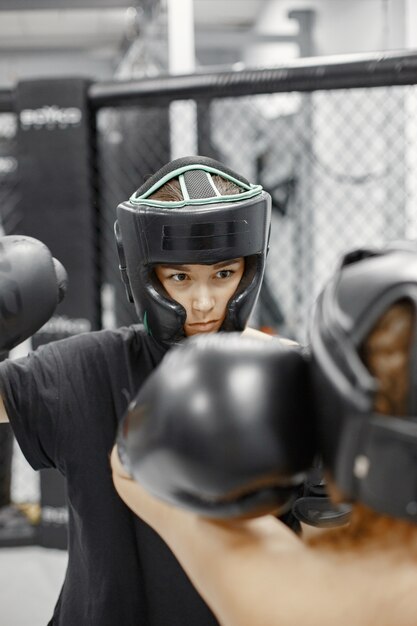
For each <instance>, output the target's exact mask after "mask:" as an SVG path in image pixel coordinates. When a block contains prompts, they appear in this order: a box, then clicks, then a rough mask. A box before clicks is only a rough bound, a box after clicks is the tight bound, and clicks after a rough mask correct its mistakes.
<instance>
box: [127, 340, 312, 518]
mask: <svg viewBox="0 0 417 626" xmlns="http://www.w3.org/2000/svg"><path fill="white" fill-rule="evenodd" d="M118 450H119V455H120V458H121V461H122V463H123V465H124V466H125V468H126V469H127V471H128V472H129V473H130V474H131V475H132V476H133V477H134V478H135V479H136V480H137V481H138V482H140V483H141V484H142V485H143V486H144V487H145V488H146V489H148V490H149V491H150V492H151V493H152V494H154V495H155V496H157V497H159V498H161V499H162V500H165V501H167V502H170V503H172V504H175V505H179V506H182V507H186V508H189V509H191V510H194V511H195V512H198V513H200V514H203V515H205V516H209V517H215V518H231V517H255V516H258V515H262V514H265V513H269V512H278V513H282V512H284V511H286V510H288V509H289V507H290V506H291V504H292V500H293V498H294V496H296V494H297V490H298V488H299V486H300V484H301V483H302V482H303V479H304V476H305V474H304V472H305V470H307V469H308V468H309V467H310V465H311V462H312V459H313V455H314V451H315V444H314V433H313V419H312V415H311V402H310V399H309V388H308V376H307V365H306V361H305V359H304V357H303V354H302V352H301V350H300V349H299V348H298V347H292V346H291V347H288V346H284V345H282V344H281V343H280V342H279V341H276V340H269V341H266V340H256V339H252V338H245V337H242V336H241V335H240V334H237V333H227V334H224V333H222V334H219V335H206V336H198V337H196V338H193V339H191V340H188V341H186V342H184V343H183V344H182V345H180V346H178V347H176V348H173V349H172V350H171V351H170V352H169V353H168V354H167V355H166V357H165V358H164V360H163V361H162V363H161V365H160V366H159V367H158V368H157V369H156V370H155V371H154V372H153V373H152V374H151V375H150V377H149V378H148V379H147V381H146V382H145V384H144V385H143V387H142V389H141V391H140V393H139V394H138V396H137V398H136V399H135V401H134V402H132V404H131V405H130V407H129V411H128V414H127V416H126V418H125V420H124V423H123V424H122V427H121V430H120V433H119V438H118Z"/></svg>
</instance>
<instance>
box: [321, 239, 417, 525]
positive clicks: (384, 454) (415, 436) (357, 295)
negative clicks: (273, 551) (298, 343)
mask: <svg viewBox="0 0 417 626" xmlns="http://www.w3.org/2000/svg"><path fill="white" fill-rule="evenodd" d="M416 305H417V249H416V248H415V247H412V246H410V245H408V246H402V247H401V246H397V247H395V248H391V249H386V250H383V251H361V250H359V251H356V252H355V253H351V254H349V255H347V256H346V257H345V259H344V261H343V263H342V266H341V268H340V269H339V270H338V271H337V272H336V274H335V276H334V277H333V279H332V280H331V281H330V282H329V283H328V284H327V286H326V287H325V288H324V290H323V291H322V293H321V295H320V297H319V299H318V301H317V306H316V312H315V315H314V318H313V322H312V326H311V329H310V339H311V351H312V380H313V385H314V395H315V398H316V403H317V406H316V412H317V419H318V426H319V432H318V441H319V447H320V451H321V454H322V455H323V462H324V466H325V468H326V469H327V471H328V472H329V474H330V476H331V477H332V479H333V480H334V481H335V483H336V485H337V486H338V487H339V489H340V490H341V492H342V494H343V496H344V497H345V498H348V499H349V500H352V501H355V500H358V501H360V502H363V503H364V504H367V505H368V506H370V507H371V508H373V509H374V510H376V511H378V512H380V513H387V514H389V515H392V516H394V517H400V518H406V519H409V520H413V521H414V522H417V373H416V367H417V361H416V347H417V337H416V333H415V313H416ZM394 308H396V309H397V310H401V312H402V313H403V312H404V311H405V310H408V314H407V315H408V319H407V318H406V317H405V316H402V317H401V315H400V316H399V317H396V318H395V322H394V325H393V326H391V330H390V331H389V332H391V336H390V335H389V332H388V325H387V324H385V326H383V320H386V319H388V318H387V314H388V313H389V312H391V313H392V312H393V310H394ZM410 311H411V313H410ZM398 324H400V326H401V325H402V328H399V326H398ZM406 325H408V326H409V330H408V331H407V332H408V334H407V335H405V332H404V328H405V326H406ZM376 332H378V333H379V335H376ZM393 337H394V339H395V341H397V345H395V343H393V339H392V338H393ZM396 337H401V342H402V343H399V340H398V339H396ZM372 338H376V341H375V339H374V344H373V345H374V346H378V350H380V351H381V355H380V357H379V360H377V358H376V357H377V355H374V363H379V365H378V367H379V368H380V373H379V375H376V372H375V368H374V371H372V368H371V367H370V362H371V360H370V355H371V356H372V352H371V351H369V350H370V349H369V346H370V345H371V344H370V343H369V341H370V339H371V340H372ZM387 346H388V347H387ZM399 346H400V347H401V346H402V348H401V349H402V351H400V350H399ZM373 349H376V348H373ZM365 350H368V352H367V356H366V358H365ZM394 351H396V352H397V354H396V355H395V356H396V358H397V357H398V358H400V360H401V362H402V363H403V364H402V365H401V367H402V369H400V368H399V367H398V364H396V363H391V364H390V363H389V360H390V359H391V360H392V358H393V352H394ZM388 366H389V367H392V366H393V367H392V372H393V373H392V374H389V373H388V375H387V371H386V368H387V367H388ZM381 372H382V374H381ZM399 385H403V386H404V394H403V397H404V400H405V404H404V409H402V410H401V411H397V409H396V408H395V402H393V401H392V400H393V398H395V396H396V395H398V394H397V393H396V392H395V388H396V387H398V386H399ZM384 394H385V396H384ZM378 398H379V403H378ZM381 399H382V400H383V402H382V403H381ZM382 404H383V405H384V406H385V407H387V408H386V409H384V410H381V408H379V407H380V406H382Z"/></svg>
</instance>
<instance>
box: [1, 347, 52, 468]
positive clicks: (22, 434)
mask: <svg viewBox="0 0 417 626" xmlns="http://www.w3.org/2000/svg"><path fill="white" fill-rule="evenodd" d="M61 377H62V371H61V368H60V367H58V364H57V360H56V356H55V354H54V349H53V344H51V345H45V346H42V347H41V348H39V349H38V350H36V351H35V352H32V353H31V354H29V356H27V357H25V358H22V359H16V360H7V361H4V362H3V363H0V391H1V394H2V396H3V401H4V404H5V407H6V411H7V415H8V417H9V420H10V423H11V425H12V428H13V431H14V434H15V436H16V439H17V441H18V443H19V445H20V447H21V449H22V452H23V454H24V455H25V457H26V459H27V461H28V462H29V463H30V465H31V466H32V467H33V468H34V469H43V468H50V467H56V460H55V459H56V443H57V425H58V422H59V419H60V414H61V411H60V394H61V393H62V384H63V381H62V380H61Z"/></svg>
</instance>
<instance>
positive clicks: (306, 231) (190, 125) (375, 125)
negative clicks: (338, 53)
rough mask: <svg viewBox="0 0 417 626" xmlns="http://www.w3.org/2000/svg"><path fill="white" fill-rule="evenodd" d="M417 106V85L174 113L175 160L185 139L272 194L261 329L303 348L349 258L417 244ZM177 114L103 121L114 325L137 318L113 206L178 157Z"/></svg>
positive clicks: (102, 177) (220, 101) (217, 102)
mask: <svg viewBox="0 0 417 626" xmlns="http://www.w3.org/2000/svg"><path fill="white" fill-rule="evenodd" d="M175 104H177V103H175ZM416 105H417V88H416V87H415V86H413V85H411V86H395V87H389V86H388V87H377V88H359V89H337V90H327V91H317V92H313V93H279V94H274V93H271V94H262V95H248V96H239V97H227V98H213V99H205V100H204V102H199V101H198V100H196V101H195V107H194V112H195V115H194V119H192V116H190V115H189V112H190V109H188V115H184V116H181V115H178V113H177V118H176V119H175V120H174V123H175V136H176V138H175V143H176V146H175V147H176V154H175V156H182V155H186V154H188V153H187V152H186V151H185V150H184V151H183V152H181V145H179V144H178V136H180V137H181V136H182V137H183V143H184V145H185V146H187V147H188V146H189V145H190V143H191V144H193V143H194V144H195V145H196V146H197V151H198V153H200V154H204V155H207V156H212V157H214V158H217V159H219V160H221V161H223V162H224V163H226V164H227V165H228V166H230V167H232V168H234V169H236V170H237V171H238V172H240V173H241V174H243V175H245V176H246V177H247V178H248V179H249V180H251V181H253V182H260V183H261V184H262V185H263V186H264V187H265V189H267V190H268V191H269V192H270V193H271V195H272V198H273V226H272V232H271V244H270V252H269V257H268V263H267V270H266V282H265V288H264V289H263V291H262V293H261V298H260V302H259V304H258V306H257V309H256V311H255V313H254V318H253V320H252V323H253V324H255V325H257V326H259V327H270V328H272V329H274V330H275V331H277V332H280V333H281V334H284V335H286V336H290V337H293V338H295V339H297V340H299V341H301V342H305V341H306V340H307V333H308V331H307V329H308V320H309V316H310V311H311V308H312V306H313V303H314V301H315V299H316V297H317V294H318V292H319V291H320V289H321V288H322V286H323V284H324V282H325V281H326V279H327V278H328V277H329V275H330V274H331V273H332V272H333V271H334V269H335V267H336V264H337V263H338V260H339V259H340V257H341V255H342V254H343V253H344V252H346V251H348V250H350V249H352V248H355V247H374V246H379V245H381V244H384V243H386V242H389V241H392V240H395V239H400V238H414V237H416V236H417V214H416V211H415V209H414V206H415V199H416V198H415V196H416V192H417V190H416V168H417V128H416V115H415V110H416ZM170 107H172V103H167V104H166V105H165V106H163V105H159V106H154V107H151V108H149V107H147V106H140V105H137V106H134V107H133V106H129V107H122V108H113V109H109V108H107V109H103V110H101V111H99V113H98V121H99V123H98V129H99V142H98V167H99V190H100V203H101V215H102V226H101V228H102V233H103V242H104V245H103V255H104V262H103V264H104V267H105V268H106V270H105V273H104V275H105V282H106V283H108V284H109V285H112V289H113V299H112V302H113V303H115V307H116V319H115V322H116V323H128V322H129V321H133V320H134V319H135V314H134V311H133V308H132V306H131V305H129V304H128V303H127V301H126V299H125V296H124V293H123V288H122V287H121V286H120V284H119V283H120V281H119V277H118V269H117V260H116V253H115V250H114V244H113V235H112V232H113V222H114V219H115V207H116V206H117V204H118V202H120V201H121V200H123V199H127V198H128V197H129V195H130V194H131V193H132V192H133V191H134V190H135V189H136V188H137V187H139V185H141V184H142V182H143V181H144V180H145V179H146V177H148V176H149V175H150V174H152V173H153V172H154V171H155V169H157V168H158V167H160V166H162V165H163V164H164V163H165V162H167V161H168V160H169V159H170V158H171V156H172V145H173V119H172V116H171V117H170ZM180 143H181V142H180Z"/></svg>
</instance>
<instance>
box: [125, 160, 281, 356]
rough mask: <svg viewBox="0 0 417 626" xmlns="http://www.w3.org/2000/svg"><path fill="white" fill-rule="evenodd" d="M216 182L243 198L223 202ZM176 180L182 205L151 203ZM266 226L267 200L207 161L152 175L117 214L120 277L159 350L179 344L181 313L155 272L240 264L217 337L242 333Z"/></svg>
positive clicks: (259, 271)
mask: <svg viewBox="0 0 417 626" xmlns="http://www.w3.org/2000/svg"><path fill="white" fill-rule="evenodd" d="M213 175H218V176H221V177H222V178H224V179H226V180H229V181H231V182H233V183H234V184H235V185H237V186H238V187H239V189H240V190H241V193H235V194H233V195H221V193H220V192H219V190H218V189H217V187H216V185H215V182H214V181H213V178H212V177H213ZM173 179H178V180H179V184H180V187H181V191H182V195H183V199H182V200H180V201H162V200H152V199H150V198H149V197H150V196H151V195H152V194H154V193H155V192H156V191H157V190H159V189H160V188H161V187H162V186H163V185H165V184H166V183H167V182H169V181H171V180H173ZM270 222H271V199H270V196H269V194H267V193H266V192H265V191H263V190H262V187H261V186H260V185H252V184H250V183H249V182H248V181H247V180H246V179H245V178H243V177H242V176H240V175H239V174H236V173H235V172H233V171H232V170H231V169H229V168H227V167H225V166H224V165H222V164H221V163H219V162H217V161H215V160H213V159H209V158H207V157H201V156H194V157H184V158H181V159H177V160H175V161H172V162H171V163H168V164H167V165H165V166H164V167H163V168H161V169H160V170H159V171H158V172H156V173H155V174H154V175H153V176H152V177H151V178H150V179H149V180H148V181H147V182H146V183H145V184H144V185H142V186H141V187H140V188H139V189H138V190H137V191H136V193H134V194H133V196H132V197H131V198H130V200H128V201H127V202H123V203H122V204H120V205H119V206H118V207H117V222H116V224H115V232H116V239H117V245H118V250H119V258H120V270H121V273H122V279H123V282H124V283H125V286H126V290H127V293H128V297H129V299H130V300H131V301H132V302H134V303H135V306H136V311H137V313H138V315H139V318H140V319H141V320H142V321H143V323H144V325H145V328H146V329H147V330H148V332H149V333H150V334H151V335H152V336H153V337H154V338H155V339H156V340H157V341H159V342H160V343H163V344H165V345H168V346H169V345H172V344H174V343H176V342H178V341H179V340H181V339H182V338H183V337H184V330H183V326H184V322H185V318H186V312H185V310H184V308H183V307H182V306H181V305H180V304H178V303H177V302H175V301H174V300H172V299H171V298H170V297H169V296H168V294H167V293H166V292H165V291H164V290H163V288H162V286H161V284H160V283H159V281H158V280H157V278H156V276H155V273H154V269H153V268H154V267H155V265H157V264H164V263H172V264H184V263H190V264H202V265H203V264H206V265H213V264H215V263H219V262H220V261H226V260H229V259H235V258H238V257H245V259H246V263H245V272H244V275H243V277H242V279H241V281H240V284H239V287H238V289H237V291H236V293H235V294H234V296H233V297H232V298H231V300H230V301H229V303H228V305H227V312H226V318H225V321H224V323H223V325H222V330H226V331H236V330H238V331H239V330H243V329H244V327H245V325H246V322H247V320H248V318H249V315H250V313H251V311H252V309H253V307H254V305H255V303H256V300H257V297H258V294H259V290H260V287H261V283H262V278H263V274H264V270H265V260H266V254H267V247H268V238H269V231H270Z"/></svg>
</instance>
